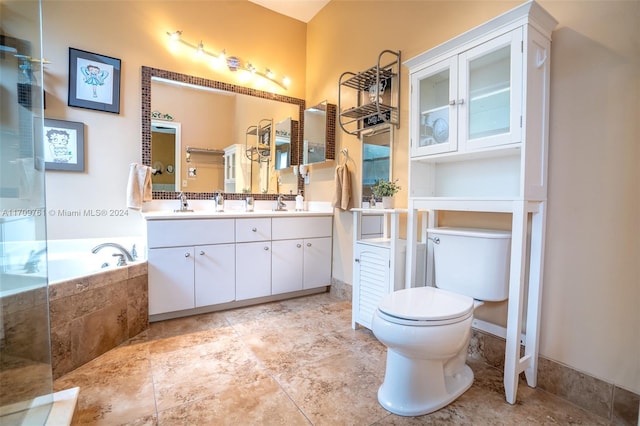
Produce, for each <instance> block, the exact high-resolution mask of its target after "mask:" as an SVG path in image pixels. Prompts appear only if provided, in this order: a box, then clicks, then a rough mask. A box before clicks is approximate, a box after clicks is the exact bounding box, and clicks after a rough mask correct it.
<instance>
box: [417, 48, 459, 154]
mask: <svg viewBox="0 0 640 426" xmlns="http://www.w3.org/2000/svg"><path fill="white" fill-rule="evenodd" d="M457 68H458V65H457V57H455V56H454V57H452V58H450V59H447V60H444V61H442V62H438V63H436V64H434V65H431V66H429V67H426V68H425V69H423V70H420V71H418V72H416V73H414V74H412V75H411V111H412V113H411V114H412V115H411V129H412V130H411V132H412V134H411V140H412V143H411V155H412V156H414V157H415V156H421V155H432V154H440V153H445V152H452V151H456V150H457V148H458V138H457V107H456V106H457V102H458V86H457Z"/></svg>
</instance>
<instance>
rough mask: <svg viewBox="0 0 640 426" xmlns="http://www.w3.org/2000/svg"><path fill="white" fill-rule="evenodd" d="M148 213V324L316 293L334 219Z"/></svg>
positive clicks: (326, 268) (327, 275)
mask: <svg viewBox="0 0 640 426" xmlns="http://www.w3.org/2000/svg"><path fill="white" fill-rule="evenodd" d="M187 215H193V216H199V218H198V219H194V218H192V217H193V216H188V218H187V217H185V216H183V215H182V214H178V215H177V216H176V214H173V215H172V214H171V213H167V214H164V213H162V212H158V214H153V213H145V218H146V219H147V242H148V247H149V250H148V265H149V315H150V320H151V321H158V320H162V319H168V318H175V317H178V316H185V315H190V314H193V313H201V312H210V311H212V310H217V309H221V308H225V309H228V308H231V307H237V306H246V305H249V304H252V303H258V302H260V301H271V300H278V299H285V298H287V297H290V296H289V295H291V296H298V295H306V294H312V293H320V292H321V291H323V289H322V288H323V287H326V286H328V285H330V284H331V251H332V232H333V216H332V214H331V213H329V212H326V213H324V212H323V213H310V212H301V213H289V212H277V213H272V212H264V213H257V212H256V213H234V212H223V213H215V212H212V213H211V214H208V213H199V212H194V213H188V214H187Z"/></svg>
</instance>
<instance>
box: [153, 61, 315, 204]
mask: <svg viewBox="0 0 640 426" xmlns="http://www.w3.org/2000/svg"><path fill="white" fill-rule="evenodd" d="M141 103H142V163H143V164H144V165H147V166H151V167H154V162H156V165H159V164H158V163H157V161H160V160H156V159H155V158H153V157H155V156H154V153H155V152H156V151H158V150H159V149H154V138H155V136H154V132H152V119H153V121H154V125H156V126H157V125H158V123H159V125H162V124H163V123H164V124H165V125H166V127H170V126H171V124H175V123H179V124H180V133H181V135H180V140H179V141H178V142H176V148H175V153H176V154H175V158H173V160H174V161H173V167H172V168H171V170H173V176H172V177H173V187H171V183H170V182H163V185H164V186H160V185H154V191H153V198H154V199H175V198H176V197H177V196H178V193H179V192H181V191H183V192H186V193H189V197H190V198H192V199H209V198H211V197H212V196H213V195H214V194H215V193H216V192H218V191H221V192H225V193H226V196H225V198H227V199H244V197H245V196H246V195H247V194H252V195H253V196H254V197H255V198H257V199H272V198H274V196H275V194H278V193H285V194H289V193H292V194H296V193H297V192H298V191H297V190H298V189H299V188H300V185H301V182H299V179H298V178H297V177H296V176H293V174H292V173H286V168H282V169H276V159H275V153H276V152H277V145H276V149H273V147H272V149H271V152H272V154H271V155H270V156H269V157H268V158H262V159H261V160H262V161H260V162H257V161H251V159H250V158H247V157H248V156H247V155H246V147H245V145H246V143H247V140H246V134H247V129H248V128H250V127H251V126H257V125H258V124H259V123H260V122H261V120H265V119H268V120H271V122H273V123H279V122H281V121H285V120H286V119H288V118H290V119H291V121H292V122H293V121H295V122H296V123H303V122H304V109H305V101H304V100H303V99H298V98H294V97H290V96H285V95H278V94H273V93H269V92H264V91H260V90H256V89H251V88H247V87H242V86H237V85H234V84H229V83H223V82H220V81H215V80H208V79H204V78H201V77H195V76H190V75H187V74H181V73H176V72H172V71H167V70H162V69H158V68H152V67H146V66H143V67H142V90H141ZM273 133H274V137H275V132H273ZM301 133H302V132H299V131H295V132H293V133H292V135H291V139H290V151H289V152H290V154H289V156H288V158H289V164H298V161H300V160H301V158H300V159H299V158H298V155H299V154H298V153H299V152H300V150H299V148H298V147H300V146H301V145H302V135H301ZM256 141H257V139H256ZM259 142H260V143H264V142H265V141H264V140H260V141H259ZM256 143H258V141H257V142H256ZM276 144H277V142H276ZM188 148H189V151H190V152H187V150H188ZM232 154H233V155H232ZM232 158H233V159H235V162H234V163H233V164H232V163H231V159H232ZM160 163H161V165H162V166H163V171H162V175H166V174H170V173H168V172H167V170H166V168H167V165H168V164H171V158H164V160H162V161H160ZM165 163H166V164H165ZM254 163H255V164H254ZM278 164H280V163H278ZM231 171H233V177H232V176H231V174H230V172H231ZM175 173H179V175H177V176H176V175H175ZM238 177H242V178H243V181H242V182H236V181H237V180H238ZM165 178H166V176H165ZM232 179H235V180H232ZM165 180H167V179H165ZM154 184H155V182H154ZM231 189H233V190H234V191H230V190H231Z"/></svg>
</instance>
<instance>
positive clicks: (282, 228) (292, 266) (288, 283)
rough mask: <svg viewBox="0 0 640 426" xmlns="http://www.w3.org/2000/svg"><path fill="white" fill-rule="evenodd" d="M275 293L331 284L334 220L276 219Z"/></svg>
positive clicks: (272, 271) (322, 218) (273, 288)
mask: <svg viewBox="0 0 640 426" xmlns="http://www.w3.org/2000/svg"><path fill="white" fill-rule="evenodd" d="M272 227H273V228H272V238H273V242H272V253H271V255H272V261H271V282H272V293H273V294H280V293H287V292H290V291H298V290H307V289H312V288H318V287H324V286H328V285H330V284H331V248H332V247H331V246H332V238H331V235H332V219H331V217H327V216H322V217H299V218H273V222H272Z"/></svg>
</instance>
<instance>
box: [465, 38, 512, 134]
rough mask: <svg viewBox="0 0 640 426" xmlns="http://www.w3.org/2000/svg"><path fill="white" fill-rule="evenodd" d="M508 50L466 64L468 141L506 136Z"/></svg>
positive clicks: (509, 79)
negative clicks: (500, 135)
mask: <svg viewBox="0 0 640 426" xmlns="http://www.w3.org/2000/svg"><path fill="white" fill-rule="evenodd" d="M510 56H511V46H505V47H503V48H501V49H498V50H496V51H494V52H491V53H489V54H486V55H484V56H481V57H479V58H477V59H474V60H473V61H471V62H470V63H469V139H478V138H483V137H487V136H494V135H499V134H503V133H509V120H510V118H511V109H510V97H511V93H510V90H511V76H510V70H511V57H510Z"/></svg>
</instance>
